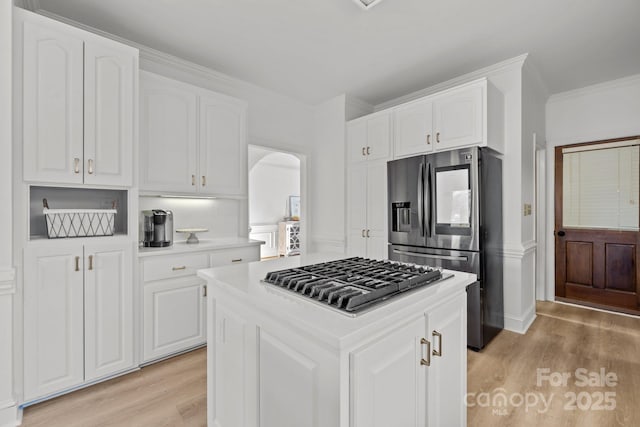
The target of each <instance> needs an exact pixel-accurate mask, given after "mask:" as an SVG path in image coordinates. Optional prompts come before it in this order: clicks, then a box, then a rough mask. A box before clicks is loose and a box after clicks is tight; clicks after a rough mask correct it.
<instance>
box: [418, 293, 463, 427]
mask: <svg viewBox="0 0 640 427" xmlns="http://www.w3.org/2000/svg"><path fill="white" fill-rule="evenodd" d="M466 316H467V300H466V294H461V295H460V296H458V297H456V298H454V299H453V300H451V301H449V302H447V303H445V304H441V305H439V306H437V307H435V308H434V309H433V310H431V311H430V312H429V313H428V314H427V326H428V328H427V331H428V333H427V335H428V336H427V337H426V339H428V340H429V341H431V348H432V355H431V366H429V367H428V370H429V380H428V383H429V384H428V399H427V400H428V409H427V413H428V418H429V425H430V426H465V425H467V408H466V406H465V404H464V399H465V395H466V393H467V333H466V331H467V329H466V325H467V318H466ZM438 334H440V336H438Z"/></svg>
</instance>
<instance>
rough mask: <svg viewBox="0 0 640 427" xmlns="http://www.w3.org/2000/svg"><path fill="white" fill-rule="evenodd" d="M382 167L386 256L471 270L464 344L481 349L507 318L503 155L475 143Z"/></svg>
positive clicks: (404, 260)
mask: <svg viewBox="0 0 640 427" xmlns="http://www.w3.org/2000/svg"><path fill="white" fill-rule="evenodd" d="M387 172H388V175H387V176H388V187H387V188H388V218H389V243H390V245H389V259H392V260H396V261H403V262H412V263H417V264H426V265H431V266H437V267H442V268H446V269H450V270H458V271H465V272H469V273H474V274H476V275H477V276H478V282H477V283H476V284H474V285H471V286H470V287H469V288H468V289H467V304H468V316H467V321H468V345H469V347H471V348H473V349H481V348H482V347H484V346H485V345H486V343H487V342H488V341H489V340H490V339H491V338H492V337H493V336H495V335H496V334H497V332H499V331H500V330H501V329H502V328H503V324H504V320H503V316H504V310H503V296H502V259H501V254H500V252H501V250H500V248H501V245H502V163H501V160H500V159H499V158H498V157H496V156H495V155H493V153H491V152H490V151H488V150H481V149H479V148H478V147H472V148H467V149H460V150H453V151H447V152H439V153H434V154H430V155H426V156H417V157H411V158H406V159H400V160H395V161H391V162H389V163H388V164H387Z"/></svg>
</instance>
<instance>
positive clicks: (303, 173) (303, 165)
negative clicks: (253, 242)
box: [245, 141, 311, 254]
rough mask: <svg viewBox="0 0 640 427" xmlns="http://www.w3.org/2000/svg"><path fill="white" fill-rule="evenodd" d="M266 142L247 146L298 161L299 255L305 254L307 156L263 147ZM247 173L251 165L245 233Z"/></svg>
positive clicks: (307, 245)
mask: <svg viewBox="0 0 640 427" xmlns="http://www.w3.org/2000/svg"><path fill="white" fill-rule="evenodd" d="M265 143H266V141H249V143H248V146H249V147H254V148H259V149H262V150H266V151H270V152H271V153H283V154H289V155H291V156H294V157H296V158H297V159H298V160H299V161H300V247H301V249H300V253H301V254H305V253H307V251H308V249H309V242H310V241H311V239H310V238H309V224H311V212H309V208H308V207H309V197H308V194H309V191H308V186H309V179H308V171H309V166H308V160H307V155H306V154H304V153H300V152H298V151H293V150H290V149H287V148H278V147H275V146H270V145H265ZM249 173H251V165H248V166H247V200H246V206H245V212H246V216H247V218H246V220H247V221H246V224H247V233H248V232H249V227H250V218H249V191H250V189H249Z"/></svg>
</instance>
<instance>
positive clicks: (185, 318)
mask: <svg viewBox="0 0 640 427" xmlns="http://www.w3.org/2000/svg"><path fill="white" fill-rule="evenodd" d="M204 287H205V282H204V281H203V280H200V279H198V278H196V277H190V278H185V279H175V280H164V281H160V282H152V283H148V284H146V285H145V287H144V297H143V300H144V309H143V313H144V314H143V317H144V318H143V324H144V333H143V335H144V344H143V360H144V361H145V362H146V361H150V360H153V359H158V358H161V357H163V356H166V355H169V354H172V353H176V352H179V351H182V350H185V349H187V348H190V347H195V346H198V345H201V344H204V343H205V342H206V333H205V327H204V318H205V315H204V298H203V296H204Z"/></svg>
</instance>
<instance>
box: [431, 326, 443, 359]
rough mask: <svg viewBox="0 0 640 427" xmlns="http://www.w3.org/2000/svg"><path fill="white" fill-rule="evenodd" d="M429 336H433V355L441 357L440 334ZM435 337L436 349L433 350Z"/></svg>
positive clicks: (434, 333) (435, 332)
mask: <svg viewBox="0 0 640 427" xmlns="http://www.w3.org/2000/svg"><path fill="white" fill-rule="evenodd" d="M431 336H433V347H434V349H433V353H432V354H433V355H434V356H438V357H442V334H441V333H440V332H438V331H433V332H431ZM436 337H438V349H437V350H436V349H435V346H436Z"/></svg>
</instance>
